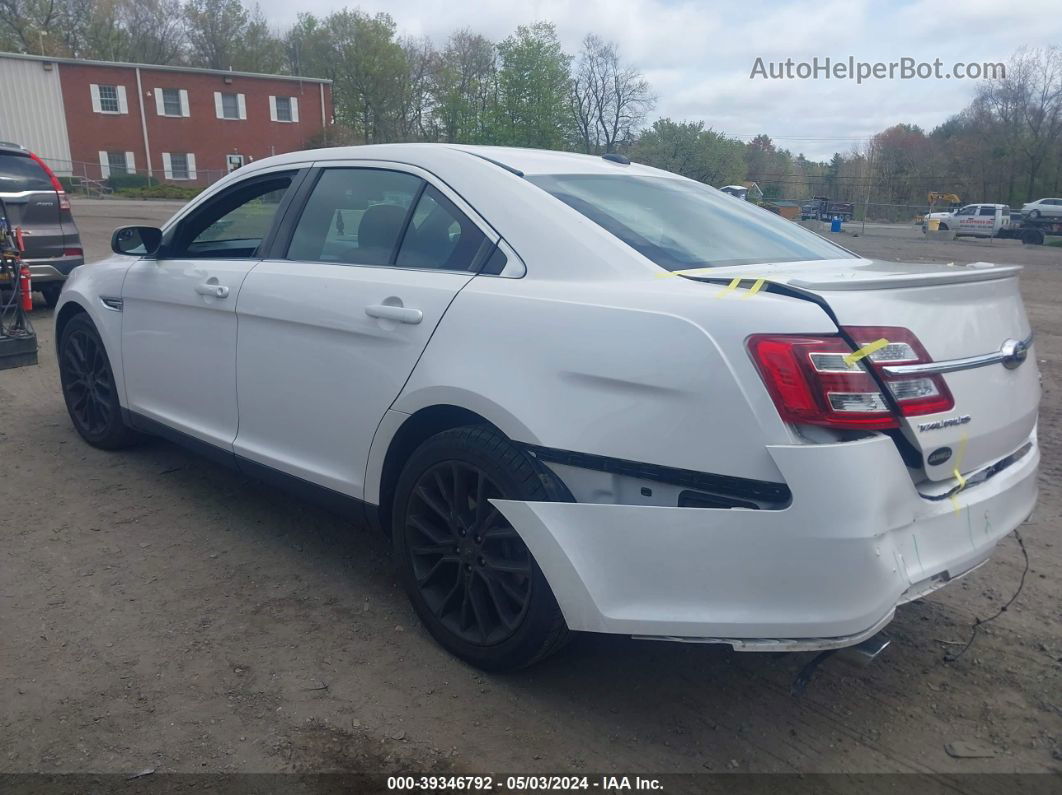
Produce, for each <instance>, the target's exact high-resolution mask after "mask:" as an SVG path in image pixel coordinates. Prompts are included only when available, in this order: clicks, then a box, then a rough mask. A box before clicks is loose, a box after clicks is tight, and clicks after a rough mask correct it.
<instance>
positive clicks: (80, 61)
mask: <svg viewBox="0 0 1062 795" xmlns="http://www.w3.org/2000/svg"><path fill="white" fill-rule="evenodd" d="M0 58H17V59H19V60H22V61H40V62H42V63H59V64H72V65H76V66H117V67H121V68H125V69H154V70H156V71H161V72H190V73H192V74H200V75H221V76H227V77H257V78H267V79H269V80H294V81H297V82H300V83H328V84H331V82H332V81H331V80H325V79H323V78H320V77H299V76H297V75H267V74H259V73H257V72H234V71H232V70H229V69H201V68H200V67H198V66H169V65H163V64H155V63H127V62H125V61H89V60H86V59H84V58H53V57H51V56H49V55H26V54H24V53H20V52H0Z"/></svg>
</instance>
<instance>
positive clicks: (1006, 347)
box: [881, 332, 1033, 375]
mask: <svg viewBox="0 0 1062 795" xmlns="http://www.w3.org/2000/svg"><path fill="white" fill-rule="evenodd" d="M1032 342H1033V334H1032V332H1029V336H1028V337H1026V338H1025V339H1023V340H1020V341H1017V340H1007V342H1004V343H1003V346H1002V347H1001V348H1000V349H999V350H998V351H996V352H995V353H982V354H980V355H979V356H967V357H965V358H963V359H949V360H948V361H945V362H926V363H925V364H894V365H886V366H884V367H882V368H881V369H882V370H884V371H885V372H886V373H888V374H889V375H940V374H943V373H955V372H958V371H960V370H973V369H975V368H977V367H988V366H989V365H991V364H1004V365H1005V364H1009V363H1010V362H1016V364H1015V365H1014V366H1015V367H1016V366H1017V365H1018V364H1021V362H1023V361H1025V354H1027V353H1028V350H1029V347H1030V346H1031V345H1032ZM1019 352H1020V354H1021V356H1020V359H1018V358H1015V357H1017V356H1018V355H1019Z"/></svg>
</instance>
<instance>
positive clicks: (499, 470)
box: [392, 425, 571, 671]
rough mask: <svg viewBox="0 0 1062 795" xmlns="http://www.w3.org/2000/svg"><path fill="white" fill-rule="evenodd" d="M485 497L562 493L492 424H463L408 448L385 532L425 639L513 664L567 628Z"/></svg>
mask: <svg viewBox="0 0 1062 795" xmlns="http://www.w3.org/2000/svg"><path fill="white" fill-rule="evenodd" d="M490 498H503V499H514V500H532V501H535V500H549V501H558V500H560V501H566V502H570V501H571V496H570V495H569V494H568V492H567V489H566V488H565V487H564V486H563V485H562V484H561V483H560V481H559V480H557V478H556V477H554V476H553V475H552V473H550V472H549V471H548V470H546V469H545V468H544V467H543V466H542V464H540V463H538V462H536V461H535V460H534V459H533V458H531V457H530V456H529V455H528V454H527V453H525V452H524V451H523V450H522V449H520V448H519V447H517V446H516V445H514V444H513V443H512V442H511V441H509V440H508V439H507V438H505V437H504V436H503V435H502V434H501V433H499V432H498V431H497V430H495V429H493V428H491V427H490V426H486V425H469V426H464V427H461V428H454V429H451V430H448V431H443V432H442V433H439V434H437V435H435V436H432V437H431V438H430V439H428V440H427V441H425V442H424V443H423V444H422V445H421V446H420V447H418V448H417V449H416V450H415V451H414V452H413V454H412V455H411V456H410V458H409V460H408V461H407V462H406V465H405V467H404V468H403V470H402V473H401V475H400V476H399V478H398V483H397V486H396V488H395V501H394V509H393V511H392V516H393V521H392V531H393V533H392V535H393V539H394V549H395V558H396V561H397V564H398V571H399V576H400V578H401V580H402V584H403V586H404V587H405V589H406V593H407V594H408V596H409V599H410V601H411V602H412V603H413V607H414V609H415V610H416V612H417V615H418V616H419V617H420V620H421V621H422V622H423V623H424V626H425V627H426V628H427V629H428V631H429V632H430V633H431V635H432V637H434V638H435V640H436V641H438V642H439V644H440V645H441V646H443V648H445V649H446V650H447V651H449V652H450V653H451V654H453V655H454V656H456V657H459V658H460V659H462V660H464V661H465V662H467V663H469V664H470V665H473V666H475V667H477V668H481V669H483V670H485V671H512V670H516V669H519V668H524V667H526V666H528V665H531V664H533V663H535V662H538V661H539V660H541V659H543V658H545V657H547V656H548V655H550V654H552V653H553V652H555V651H557V650H558V649H559V648H560V647H561V646H562V645H563V644H564V642H565V641H566V640H567V638H568V635H569V632H568V627H567V625H566V624H565V623H564V616H563V615H562V614H561V611H560V607H559V606H558V605H557V600H556V599H555V598H554V596H553V592H552V591H551V590H550V587H549V584H548V583H547V582H546V578H545V576H544V575H543V574H542V570H541V569H540V568H539V566H538V563H537V562H536V561H535V559H534V557H532V555H531V552H530V551H529V550H528V549H527V547H526V546H525V545H524V542H523V540H522V539H521V538H520V537H519V535H518V534H517V532H516V530H514V529H513V528H512V525H510V524H509V522H508V521H507V520H506V519H505V517H504V516H502V515H501V513H500V512H498V510H497V509H496V508H494V507H493V506H492V505H490V503H489V502H488V500H489V499H490Z"/></svg>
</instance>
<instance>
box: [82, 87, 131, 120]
mask: <svg viewBox="0 0 1062 795" xmlns="http://www.w3.org/2000/svg"><path fill="white" fill-rule="evenodd" d="M89 91H90V92H91V95H92V110H93V111H95V112H96V113H128V112H129V107H128V106H127V105H126V101H125V86H116V85H98V84H96V83H91V84H90V85H89Z"/></svg>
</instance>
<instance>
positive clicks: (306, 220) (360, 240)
mask: <svg viewBox="0 0 1062 795" xmlns="http://www.w3.org/2000/svg"><path fill="white" fill-rule="evenodd" d="M423 184H424V182H423V180H421V179H419V178H418V177H415V176H413V175H412V174H405V173H402V172H400V171H385V170H383V169H373V168H334V169H328V170H327V171H325V172H324V173H323V174H321V178H320V179H319V180H318V181H317V184H316V185H315V186H314V189H313V192H312V193H311V194H310V198H309V199H308V200H307V202H306V207H305V208H304V209H303V211H302V216H301V217H300V218H299V222H298V224H296V226H295V232H294V234H293V235H292V238H291V245H290V246H289V247H288V259H293V260H307V261H311V262H337V263H345V264H351V265H390V264H391V263H392V262H393V261H394V256H395V252H396V251H397V249H398V241H399V239H400V238H401V237H402V230H403V229H404V228H405V225H406V218H407V216H408V215H409V208H410V207H411V206H412V205H413V202H414V200H415V199H416V197H417V194H418V193H420V189H421V186H422V185H423Z"/></svg>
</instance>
